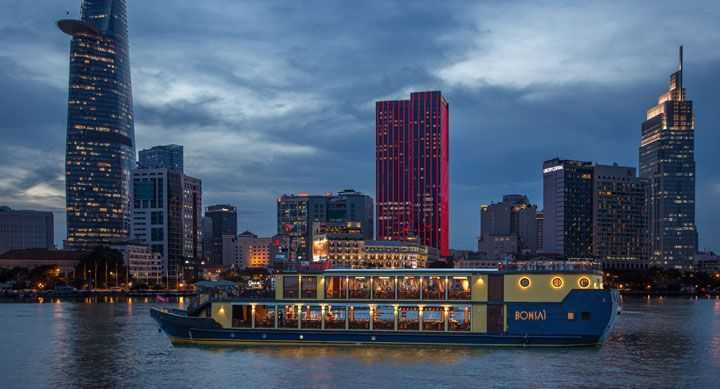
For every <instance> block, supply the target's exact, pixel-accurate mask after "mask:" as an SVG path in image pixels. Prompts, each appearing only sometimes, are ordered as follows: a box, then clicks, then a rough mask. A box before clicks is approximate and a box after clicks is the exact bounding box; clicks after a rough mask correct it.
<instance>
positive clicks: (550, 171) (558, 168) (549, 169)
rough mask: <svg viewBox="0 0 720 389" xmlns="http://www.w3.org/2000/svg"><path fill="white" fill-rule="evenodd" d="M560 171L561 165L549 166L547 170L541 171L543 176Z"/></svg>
mask: <svg viewBox="0 0 720 389" xmlns="http://www.w3.org/2000/svg"><path fill="white" fill-rule="evenodd" d="M560 170H563V166H562V165H558V166H551V167H548V168H545V169H543V173H544V174H548V173H552V172H557V171H560Z"/></svg>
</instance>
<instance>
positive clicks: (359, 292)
mask: <svg viewBox="0 0 720 389" xmlns="http://www.w3.org/2000/svg"><path fill="white" fill-rule="evenodd" d="M348 293H349V296H350V298H351V299H364V300H368V299H370V277H350V279H349V280H348Z"/></svg>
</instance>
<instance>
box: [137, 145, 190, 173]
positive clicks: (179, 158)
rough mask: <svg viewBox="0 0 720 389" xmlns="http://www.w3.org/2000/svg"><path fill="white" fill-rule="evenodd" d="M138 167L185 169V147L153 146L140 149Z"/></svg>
mask: <svg viewBox="0 0 720 389" xmlns="http://www.w3.org/2000/svg"><path fill="white" fill-rule="evenodd" d="M138 155H139V156H140V159H139V161H138V168H141V169H172V170H179V171H183V158H184V157H183V147H182V146H181V145H164V146H153V147H151V148H149V149H145V150H140V152H139V153H138Z"/></svg>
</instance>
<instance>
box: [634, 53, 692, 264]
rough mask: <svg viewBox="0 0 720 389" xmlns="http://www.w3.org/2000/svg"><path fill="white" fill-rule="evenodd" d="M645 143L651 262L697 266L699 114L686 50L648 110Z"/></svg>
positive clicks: (642, 161)
mask: <svg viewBox="0 0 720 389" xmlns="http://www.w3.org/2000/svg"><path fill="white" fill-rule="evenodd" d="M641 135H642V136H641V140H640V177H642V178H645V179H647V182H648V190H647V192H648V193H647V209H648V219H649V236H650V260H651V262H652V263H654V264H658V265H663V266H680V267H686V266H690V265H692V262H693V260H694V258H695V253H696V251H697V229H696V227H695V114H694V112H693V104H692V101H690V100H687V96H686V94H685V88H684V87H683V48H682V46H680V61H679V65H678V70H677V71H676V72H675V73H673V74H672V75H671V76H670V87H669V89H668V91H667V92H665V93H664V94H662V95H661V96H660V98H659V99H658V103H657V105H655V106H654V107H652V108H650V109H648V110H647V117H646V120H645V122H643V124H642V132H641Z"/></svg>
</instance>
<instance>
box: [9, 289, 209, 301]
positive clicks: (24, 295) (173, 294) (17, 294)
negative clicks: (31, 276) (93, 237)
mask: <svg viewBox="0 0 720 389" xmlns="http://www.w3.org/2000/svg"><path fill="white" fill-rule="evenodd" d="M195 295H197V292H195V291H193V290H172V289H170V290H129V291H124V290H107V289H104V290H76V291H63V292H58V291H54V290H9V291H3V292H0V302H6V303H12V302H38V301H39V300H42V301H52V300H53V299H60V300H63V301H85V300H86V299H93V300H97V299H101V300H102V299H107V298H112V299H113V301H115V300H117V299H127V298H140V299H145V298H147V299H152V300H153V301H160V300H164V299H177V298H179V297H193V296H195Z"/></svg>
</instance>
